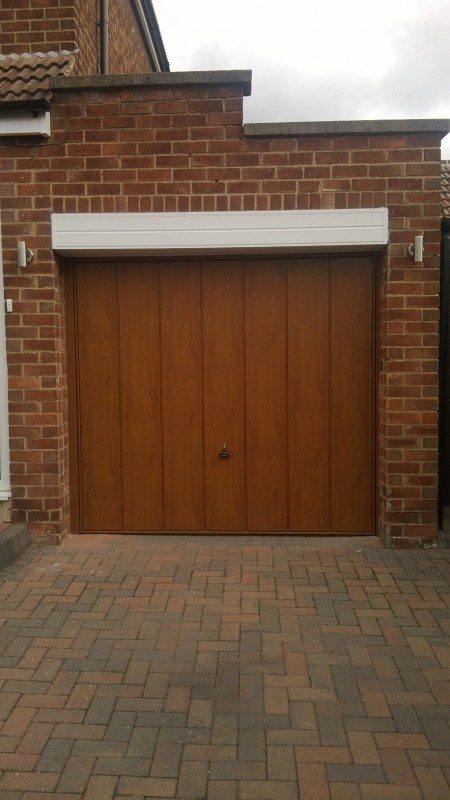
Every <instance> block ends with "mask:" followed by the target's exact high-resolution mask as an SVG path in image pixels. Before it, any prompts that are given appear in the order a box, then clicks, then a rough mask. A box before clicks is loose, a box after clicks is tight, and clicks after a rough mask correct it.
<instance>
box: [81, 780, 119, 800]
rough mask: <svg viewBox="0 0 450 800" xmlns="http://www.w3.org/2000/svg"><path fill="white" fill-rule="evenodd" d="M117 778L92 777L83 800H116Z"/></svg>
mask: <svg viewBox="0 0 450 800" xmlns="http://www.w3.org/2000/svg"><path fill="white" fill-rule="evenodd" d="M116 786H117V778H116V777H115V776H111V775H92V776H91V777H90V779H89V782H88V785H87V786H86V790H85V792H84V795H83V800H114V797H115V796H116V794H115V792H116Z"/></svg>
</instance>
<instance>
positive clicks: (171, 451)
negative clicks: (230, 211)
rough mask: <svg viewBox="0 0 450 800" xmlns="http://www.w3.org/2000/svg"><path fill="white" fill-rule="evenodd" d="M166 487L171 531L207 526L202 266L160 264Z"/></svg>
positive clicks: (198, 528) (167, 515)
mask: <svg viewBox="0 0 450 800" xmlns="http://www.w3.org/2000/svg"><path fill="white" fill-rule="evenodd" d="M160 303H161V364H162V400H163V415H162V416H163V460H164V471H163V487H164V490H163V491H164V517H165V520H164V521H165V528H167V530H181V531H182V530H203V529H204V507H203V500H204V491H203V485H204V476H203V380H202V378H203V376H202V324H201V283H200V267H199V265H198V264H196V263H186V264H183V263H170V264H164V265H162V266H161V269H160Z"/></svg>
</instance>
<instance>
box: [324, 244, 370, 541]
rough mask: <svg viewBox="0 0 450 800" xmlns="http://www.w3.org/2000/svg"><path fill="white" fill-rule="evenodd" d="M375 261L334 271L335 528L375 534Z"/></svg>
mask: <svg viewBox="0 0 450 800" xmlns="http://www.w3.org/2000/svg"><path fill="white" fill-rule="evenodd" d="M371 267H372V258H371V257H370V256H368V257H361V256H360V257H353V258H352V257H348V258H346V259H345V260H344V259H342V260H339V269H333V272H332V292H331V326H332V338H331V341H332V359H331V385H332V436H331V463H332V493H331V500H332V528H333V530H337V531H340V532H346V531H348V532H350V533H357V532H361V533H371V532H372V531H373V490H374V487H373V446H374V443H373V320H372V313H371V312H372V310H373V274H372V269H371Z"/></svg>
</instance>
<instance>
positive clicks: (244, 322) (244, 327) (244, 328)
mask: <svg viewBox="0 0 450 800" xmlns="http://www.w3.org/2000/svg"><path fill="white" fill-rule="evenodd" d="M240 263H241V286H242V289H241V290H242V358H243V383H244V386H243V392H244V398H243V400H244V409H243V416H244V515H245V530H246V531H248V529H249V527H248V524H249V521H248V443H247V347H246V341H247V313H246V307H247V303H246V299H245V275H246V264H245V261H243V260H241V262H240Z"/></svg>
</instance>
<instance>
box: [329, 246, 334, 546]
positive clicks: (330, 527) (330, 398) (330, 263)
mask: <svg viewBox="0 0 450 800" xmlns="http://www.w3.org/2000/svg"><path fill="white" fill-rule="evenodd" d="M327 267H328V288H327V300H328V361H327V368H328V462H327V464H328V502H327V510H328V529H329V531H330V532H331V533H334V532H335V531H334V528H333V515H332V510H331V498H332V492H333V487H332V477H333V476H332V461H331V411H332V397H331V392H332V386H331V270H332V268H333V259H332V258H328V259H327Z"/></svg>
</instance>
